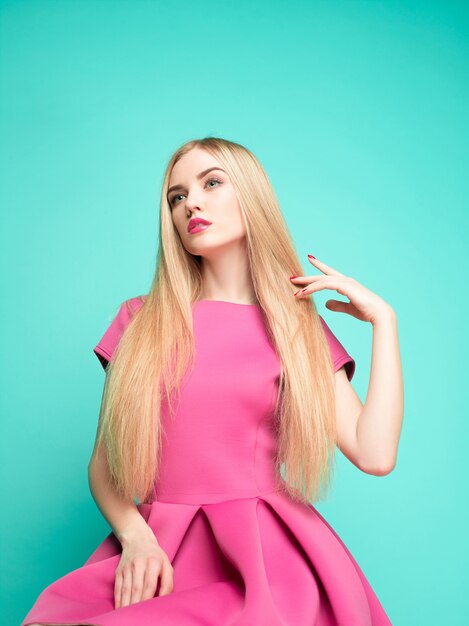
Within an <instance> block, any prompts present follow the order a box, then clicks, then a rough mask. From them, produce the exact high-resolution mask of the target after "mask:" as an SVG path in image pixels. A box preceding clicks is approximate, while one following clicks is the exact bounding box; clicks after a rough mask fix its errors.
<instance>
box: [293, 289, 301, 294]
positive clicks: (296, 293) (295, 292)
mask: <svg viewBox="0 0 469 626" xmlns="http://www.w3.org/2000/svg"><path fill="white" fill-rule="evenodd" d="M300 291H301V289H298V291H295V293H294V294H293V295H294V296H296V294H297V293H299V292H300Z"/></svg>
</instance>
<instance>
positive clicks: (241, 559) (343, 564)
mask: <svg viewBox="0 0 469 626" xmlns="http://www.w3.org/2000/svg"><path fill="white" fill-rule="evenodd" d="M144 298H145V296H143V299H144ZM129 304H130V306H128V305H129ZM141 304H142V298H141V297H136V298H131V299H130V300H128V301H126V302H124V303H123V304H122V305H121V307H120V309H119V311H118V313H117V315H116V316H115V318H114V319H113V320H112V322H111V324H110V326H109V327H108V328H107V330H106V332H105V333H104V335H103V337H102V338H101V340H100V341H99V342H98V344H97V345H96V346H95V348H94V352H95V354H96V355H97V357H98V358H99V360H100V362H101V364H102V365H103V367H106V366H107V364H108V362H109V361H111V360H112V356H113V352H114V350H115V348H116V346H117V344H118V342H119V339H120V337H121V336H122V333H123V332H124V330H125V328H126V326H127V324H128V323H129V321H130V319H131V317H132V315H134V314H135V313H136V312H137V311H138V309H139V307H140V306H141ZM192 314H193V328H194V338H195V347H196V363H195V368H194V370H193V372H192V373H191V375H190V377H188V378H187V380H186V382H185V383H184V385H183V388H182V391H181V402H180V406H179V409H178V413H177V418H176V419H169V417H168V408H167V405H166V404H165V402H163V405H162V420H163V425H164V431H165V434H164V438H163V449H162V463H161V474H160V476H159V479H158V481H157V482H156V481H155V485H154V497H155V500H154V502H152V503H141V504H139V505H138V510H139V512H140V514H141V515H142V516H143V517H144V519H145V521H146V522H147V524H148V525H149V526H150V528H151V529H152V530H153V532H154V533H155V536H156V537H157V539H158V542H159V544H160V545H161V547H162V548H163V550H164V551H165V552H166V554H167V555H168V558H169V559H170V561H171V564H172V566H173V568H174V572H173V575H174V578H173V581H174V588H173V591H172V593H170V594H169V595H165V596H158V595H156V594H157V593H158V589H159V587H158V589H157V591H156V592H155V596H154V597H153V598H150V599H148V600H144V601H141V602H138V603H136V604H132V605H129V606H125V607H121V608H119V609H115V608H114V579H115V570H116V567H117V565H118V563H119V560H120V554H121V546H120V543H119V542H118V540H117V539H116V537H115V536H114V534H113V533H112V532H111V533H110V534H109V535H108V536H107V537H106V538H105V539H104V540H103V541H102V543H100V544H99V545H98V547H97V548H96V550H95V551H94V552H93V554H91V556H89V558H88V560H87V561H86V562H85V563H84V564H83V565H82V566H81V567H78V568H77V569H75V570H73V571H71V572H69V573H67V574H66V575H65V576H62V577H61V578H59V579H58V580H56V581H55V582H53V583H52V584H50V585H49V586H48V587H46V588H45V589H44V590H43V591H42V592H41V594H40V595H39V597H38V598H37V600H36V602H35V603H34V605H33V606H32V608H31V609H30V611H29V613H28V614H27V616H26V618H25V619H24V620H23V622H22V626H28V625H30V624H33V623H36V622H37V623H41V624H86V625H95V626H111V625H112V626H133V625H138V626H169V625H171V626H201V625H204V626H228V625H230V626H313V625H315V626H389V624H391V622H390V620H389V618H388V617H387V615H386V613H385V611H384V609H383V607H382V605H381V604H380V602H379V600H378V598H377V596H376V594H375V593H374V591H373V589H372V588H371V586H370V584H369V583H368V581H367V579H366V578H365V576H364V574H363V572H362V570H361V569H360V567H359V565H358V564H357V562H356V561H355V559H354V558H353V556H352V555H351V553H350V552H349V550H348V549H347V547H346V546H345V544H344V543H343V541H342V540H341V539H340V538H339V536H338V535H337V534H336V532H335V531H334V530H333V529H332V527H331V526H330V525H329V523H328V522H327V521H326V520H325V519H324V518H323V517H322V515H321V514H320V513H319V512H318V511H317V510H316V508H315V507H314V506H313V505H312V504H303V503H298V502H295V501H293V500H292V499H291V498H289V497H288V495H286V493H285V492H282V491H281V490H278V488H276V487H275V483H276V481H275V468H274V458H275V450H276V438H275V434H274V428H273V418H274V406H275V401H276V398H277V394H278V383H279V376H280V371H281V369H280V362H279V359H278V357H277V355H276V353H275V351H274V348H273V346H272V345H271V343H270V341H269V338H268V335H267V332H266V328H265V326H264V319H263V312H262V309H261V308H260V306H259V305H250V304H237V303H233V302H226V301H222V300H199V301H196V302H194V303H193V307H192ZM320 319H321V322H322V326H323V329H324V332H325V335H326V337H327V340H328V344H329V348H330V351H331V356H332V361H333V364H334V370H335V371H337V370H338V369H339V368H340V367H342V366H344V367H345V370H346V373H347V376H348V379H349V380H351V379H352V377H353V374H354V371H355V361H354V359H353V358H352V357H351V356H350V355H349V354H348V353H347V352H346V350H345V348H344V347H343V346H342V344H341V343H340V342H339V340H338V339H337V338H336V337H335V335H334V334H333V333H332V331H331V330H330V329H329V327H328V326H327V324H326V323H325V321H324V320H323V319H322V317H321V318H320Z"/></svg>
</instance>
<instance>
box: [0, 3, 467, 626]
mask: <svg viewBox="0 0 469 626" xmlns="http://www.w3.org/2000/svg"><path fill="white" fill-rule="evenodd" d="M468 24H469V11H468V5H467V3H455V2H397V1H390V2H371V1H369V2H365V1H363V2H357V1H350V2H346V1H343V2H331V1H323V2H315V1H310V2H300V1H293V2H292V1H290V2H287V1H286V0H284V1H278V0H277V1H272V0H271V1H269V2H248V1H247V0H241V1H240V0H237V1H236V2H234V1H233V2H223V3H215V2H214V3H210V2H188V1H179V2H177V3H169V2H164V3H163V2H147V1H141V0H140V1H136V2H130V1H123V0H121V1H116V2H106V1H100V2H91V1H81V2H51V1H47V0H43V1H41V2H27V1H24V2H7V1H3V2H0V62H1V73H0V88H1V98H0V124H1V137H0V139H1V142H0V143H1V148H0V149H1V162H0V166H1V167H0V171H1V192H0V193H1V196H0V201H1V206H2V211H1V240H0V241H1V261H2V286H3V297H2V302H3V306H2V309H1V310H2V316H1V326H0V328H1V345H2V350H1V407H0V410H1V433H0V434H1V437H0V440H1V459H2V460H1V464H2V476H3V478H2V481H1V483H0V484H1V490H2V491H1V502H2V510H3V513H2V515H1V526H2V527H1V529H0V537H1V546H0V549H1V555H2V559H1V563H2V565H1V581H0V582H1V594H2V597H1V598H0V606H1V607H2V609H1V611H2V618H1V619H2V620H5V621H4V622H3V621H2V623H5V624H19V623H20V621H21V620H22V619H23V618H24V616H25V615H26V612H27V611H28V610H29V609H30V607H31V605H32V603H33V602H34V600H35V599H36V597H37V595H38V594H39V593H40V591H41V590H42V589H43V588H44V587H45V586H46V585H48V584H49V583H51V582H53V581H54V580H56V579H57V578H59V577H61V576H63V575H65V574H66V573H67V572H69V571H71V570H72V569H75V568H77V567H80V566H81V565H82V564H83V562H84V561H85V560H86V559H87V558H88V556H89V554H91V552H92V551H93V550H94V549H95V547H96V546H97V545H98V544H99V543H100V542H101V541H102V540H103V539H104V538H105V537H106V535H107V534H108V532H109V527H108V525H107V523H106V522H105V520H104V519H103V517H102V516H101V514H100V513H99V511H98V509H97V507H96V505H95V503H94V500H93V499H92V496H91V494H90V492H89V488H88V481H87V463H88V461H89V457H90V455H91V450H92V446H93V442H94V437H95V430H96V425H97V416H98V408H99V402H100V398H101V391H102V385H103V381H104V373H103V371H102V369H101V366H100V364H99V362H98V359H97V358H96V357H95V356H94V355H93V353H92V348H93V346H94V345H95V344H96V343H97V341H98V340H99V339H100V338H101V336H102V334H103V333H104V331H105V329H106V327H107V325H108V324H109V322H110V320H111V318H112V317H113V315H114V314H115V313H116V312H117V308H118V306H119V304H120V303H121V302H122V301H123V300H124V299H126V298H128V297H132V296H134V295H138V294H141V293H146V292H147V290H148V289H149V285H150V281H151V279H152V277H153V271H154V262H155V254H156V246H157V215H158V210H159V207H158V201H159V191H160V186H161V182H162V175H163V169H164V166H165V163H166V161H167V159H168V158H169V157H170V155H171V154H172V152H173V151H174V150H175V149H176V148H177V147H178V146H179V145H180V144H181V143H182V142H184V141H186V140H187V139H191V138H195V137H202V136H206V135H216V136H222V137H226V138H228V139H231V140H234V141H237V142H240V143H242V144H244V145H246V146H247V147H248V148H249V149H251V150H252V151H253V152H254V154H256V156H257V157H258V158H259V159H260V161H261V163H262V164H263V165H264V167H265V169H266V171H267V173H268V175H269V177H270V179H271V181H272V184H273V186H274V189H275V191H276V193H277V196H278V198H279V201H280V203H281V206H282V209H283V211H284V213H285V216H286V219H287V222H288V224H289V227H290V229H291V232H292V235H293V238H294V241H295V244H296V245H297V250H298V253H299V255H300V258H301V260H302V262H303V267H304V270H305V273H311V271H312V273H317V270H314V269H313V270H312V268H311V266H310V265H309V263H308V261H307V257H306V255H307V253H312V254H314V255H315V256H316V257H317V258H318V259H320V260H322V261H324V262H325V263H326V264H328V265H330V266H331V267H333V268H335V269H337V270H339V271H340V272H343V273H345V274H348V275H350V276H353V277H354V278H355V279H356V280H358V281H359V282H360V283H362V284H363V285H365V286H366V287H367V288H368V289H371V290H372V291H374V292H376V293H377V294H378V295H380V296H381V297H383V298H384V299H385V300H387V301H388V302H389V303H390V304H391V305H392V306H393V308H394V309H395V311H396V312H397V315H398V321H399V336H400V342H401V350H402V361H403V367H404V378H405V416H404V425H403V431H402V437H401V443H400V448H399V456H398V463H397V466H396V468H395V469H394V471H393V472H392V473H391V474H389V475H388V476H385V477H375V476H370V475H367V474H365V473H363V472H360V471H359V470H358V469H357V468H356V467H355V466H354V465H352V464H351V463H350V462H349V461H348V460H347V459H346V458H345V457H343V456H342V455H341V454H340V453H338V454H337V473H336V477H335V481H334V484H333V487H332V491H331V495H330V498H329V500H328V501H327V502H323V503H320V504H318V510H319V511H320V512H321V513H322V514H323V515H324V516H325V517H326V519H327V520H328V521H329V522H330V523H331V524H332V526H333V527H334V529H335V530H336V531H337V532H338V534H339V535H340V536H341V538H342V539H343V541H344V542H345V543H346V545H347V546H348V547H349V549H350V550H351V552H352V554H353V555H354V556H355V558H356V559H357V561H358V563H359V565H360V566H361V568H362V569H363V571H364V573H365V575H366V576H367V578H368V580H369V581H370V583H371V585H372V587H373V588H374V590H375V591H376V593H377V595H378V597H379V599H380V601H381V602H382V604H383V606H384V607H385V609H386V611H387V613H388V615H389V617H390V619H391V621H392V623H393V624H397V625H409V626H410V625H412V626H416V625H425V626H431V625H433V624H435V625H441V624H452V626H455V625H456V624H463V623H467V622H466V619H467V616H466V613H467V610H468V608H469V607H468V602H467V591H466V586H467V574H466V569H467V557H468V550H467V548H468V542H467V523H468V515H467V513H468V506H467V498H466V494H467V477H468V473H467V469H468V468H467V460H466V448H467V435H468V427H467V424H468V412H467V400H466V393H465V392H464V393H463V389H464V388H466V387H467V383H465V382H464V381H466V378H467V368H466V358H465V357H466V352H467V350H466V349H465V347H464V346H465V345H467V343H466V342H467V332H466V329H467V311H468V298H467V289H466V283H467V270H468V267H467V254H466V245H467V229H468V217H467V216H468V205H467V201H468V183H467V172H468V171H469V170H468V150H467V148H468V142H467V130H468V122H467V111H468V41H469V39H468V34H469V29H468ZM464 173H465V174H464ZM176 287H177V286H176ZM336 296H337V297H338V299H341V296H340V295H339V294H336V293H335V292H332V291H324V292H322V293H320V294H318V295H317V296H315V301H316V304H317V307H318V310H319V312H320V313H321V314H322V315H323V316H324V318H325V320H326V321H327V322H328V324H329V325H330V327H331V329H332V330H333V332H334V333H335V334H336V335H337V337H338V338H339V339H340V340H341V342H342V343H343V344H344V346H345V347H346V348H347V350H348V351H349V352H350V353H351V354H352V355H353V356H354V357H355V359H356V361H357V371H356V375H355V377H354V381H353V384H354V387H355V389H356V390H357V393H359V395H360V397H361V398H362V400H363V401H364V400H365V398H366V391H367V385H368V380H369V371H370V370H369V368H370V357H371V339H372V330H371V327H370V325H366V324H363V323H360V322H359V321H358V320H356V319H354V318H351V317H347V316H345V315H343V314H340V313H333V312H331V311H328V310H327V309H326V308H325V307H324V302H325V301H326V300H327V299H329V298H334V297H336ZM342 299H343V298H342ZM0 621H1V620H0Z"/></svg>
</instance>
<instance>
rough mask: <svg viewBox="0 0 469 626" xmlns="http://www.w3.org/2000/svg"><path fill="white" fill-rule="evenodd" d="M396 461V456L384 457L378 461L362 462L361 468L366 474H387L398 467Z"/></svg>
mask: <svg viewBox="0 0 469 626" xmlns="http://www.w3.org/2000/svg"><path fill="white" fill-rule="evenodd" d="M396 462H397V459H396V457H395V456H394V457H391V458H390V459H386V458H385V457H382V458H380V459H379V460H378V461H374V462H366V463H360V465H359V468H360V469H361V470H362V472H365V474H371V475H372V476H387V475H388V474H390V473H391V472H392V471H393V469H394V468H395V467H396Z"/></svg>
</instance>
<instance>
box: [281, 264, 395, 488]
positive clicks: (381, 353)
mask: <svg viewBox="0 0 469 626" xmlns="http://www.w3.org/2000/svg"><path fill="white" fill-rule="evenodd" d="M308 259H309V262H310V263H311V265H314V267H316V268H317V269H319V270H320V271H321V272H322V274H321V275H318V276H296V277H294V276H292V277H290V280H292V281H294V283H295V284H296V285H301V284H306V287H304V288H303V289H300V290H298V291H296V292H295V293H294V296H295V297H296V298H298V299H301V298H306V297H309V296H310V295H311V294H313V293H316V292H317V291H321V290H322V289H335V290H336V291H337V292H338V293H340V294H341V295H343V296H346V297H347V298H349V300H350V301H349V302H343V301H341V300H328V301H327V302H326V307H327V308H328V309H329V310H331V311H337V312H342V313H346V314H348V315H351V316H353V317H355V318H357V319H359V320H361V321H362V322H370V323H371V324H372V326H373V350H372V358H371V373H370V382H369V386H368V393H367V397H366V402H365V405H362V403H361V401H360V398H359V397H358V396H357V394H356V393H355V390H354V389H353V387H352V385H351V384H350V382H349V380H348V379H347V376H346V373H345V371H344V368H340V369H339V370H338V371H337V372H336V375H335V380H336V419H337V430H338V442H337V446H338V447H339V449H340V450H341V451H342V452H343V453H344V454H345V456H347V458H349V459H350V460H351V461H352V463H354V464H355V465H356V466H357V467H358V468H360V469H361V470H363V471H364V472H366V473H368V474H376V475H378V476H380V475H382V474H389V472H391V471H392V469H393V468H394V466H395V464H396V459H397V446H398V443H399V437H400V434H401V427H402V420H403V416H404V384H403V380H402V366H401V358H400V353H399V340H398V335H397V317H396V314H395V312H394V310H393V309H392V307H391V306H390V305H389V304H388V303H387V302H386V301H385V300H383V299H382V298H380V297H379V296H378V295H376V294H375V293H373V292H372V291H370V290H369V289H367V288H366V287H364V286H363V285H361V284H360V283H359V282H358V281H356V280H355V279H354V278H351V277H350V276H345V275H344V274H341V273H340V272H338V271H337V270H335V269H333V268H332V267H330V266H328V265H326V264H325V263H323V262H322V261H319V260H318V259H316V258H315V257H314V256H312V255H310V254H308Z"/></svg>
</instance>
